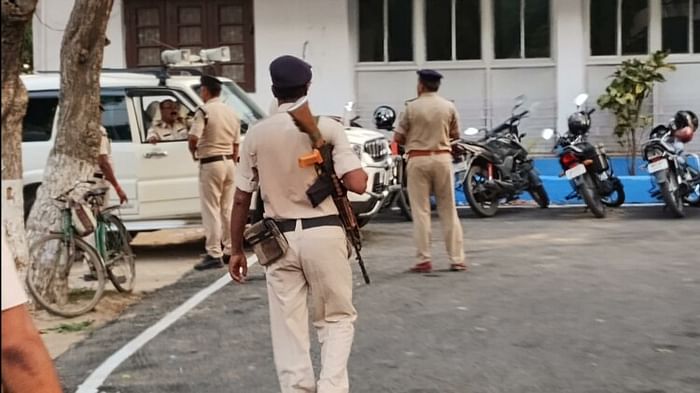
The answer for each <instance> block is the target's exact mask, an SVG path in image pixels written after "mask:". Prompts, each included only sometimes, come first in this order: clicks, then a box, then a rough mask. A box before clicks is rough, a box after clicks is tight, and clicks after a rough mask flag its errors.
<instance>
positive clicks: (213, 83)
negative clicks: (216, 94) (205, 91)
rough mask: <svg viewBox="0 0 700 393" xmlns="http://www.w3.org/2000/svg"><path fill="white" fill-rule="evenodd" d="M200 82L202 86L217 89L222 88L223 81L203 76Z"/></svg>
mask: <svg viewBox="0 0 700 393" xmlns="http://www.w3.org/2000/svg"><path fill="white" fill-rule="evenodd" d="M199 81H200V83H201V84H202V86H206V87H209V88H216V87H219V86H221V81H220V80H218V79H217V78H216V77H213V76H211V75H202V77H201V78H199Z"/></svg>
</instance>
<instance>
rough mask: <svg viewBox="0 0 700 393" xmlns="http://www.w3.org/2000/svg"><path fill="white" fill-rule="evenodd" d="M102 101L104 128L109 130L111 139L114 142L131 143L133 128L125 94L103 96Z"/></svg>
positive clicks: (108, 133)
mask: <svg viewBox="0 0 700 393" xmlns="http://www.w3.org/2000/svg"><path fill="white" fill-rule="evenodd" d="M100 101H101V103H102V107H104V112H102V126H103V127H104V128H105V129H106V130H107V135H109V139H111V140H112V142H131V127H130V125H129V113H128V111H127V109H126V97H125V96H124V93H123V92H119V93H117V92H115V93H113V94H107V95H103V96H102V97H101V98H100Z"/></svg>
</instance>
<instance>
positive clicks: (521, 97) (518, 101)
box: [515, 94, 525, 108]
mask: <svg viewBox="0 0 700 393" xmlns="http://www.w3.org/2000/svg"><path fill="white" fill-rule="evenodd" d="M524 103H525V95H524V94H521V95H519V96H517V97H515V107H516V108H518V107H521V106H522V105H523V104H524Z"/></svg>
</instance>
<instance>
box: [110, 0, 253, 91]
mask: <svg viewBox="0 0 700 393" xmlns="http://www.w3.org/2000/svg"><path fill="white" fill-rule="evenodd" d="M124 8H125V15H126V18H125V24H126V29H125V31H126V34H127V40H126V52H127V65H128V66H129V67H142V66H158V65H160V53H161V51H163V50H164V49H169V48H172V47H176V48H181V49H190V50H191V51H192V53H193V54H195V55H197V54H199V51H200V50H201V49H205V48H216V47H219V46H227V47H228V48H229V50H230V51H231V61H230V62H228V63H220V64H217V65H216V66H215V69H216V73H217V74H218V75H221V76H225V77H227V78H231V79H233V80H234V81H236V83H238V84H239V85H240V86H241V87H243V88H244V89H246V90H247V91H253V90H254V87H255V61H254V57H255V53H254V36H253V1H252V0H182V1H177V2H176V1H167V0H125V2H124Z"/></svg>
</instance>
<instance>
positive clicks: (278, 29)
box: [251, 0, 355, 115]
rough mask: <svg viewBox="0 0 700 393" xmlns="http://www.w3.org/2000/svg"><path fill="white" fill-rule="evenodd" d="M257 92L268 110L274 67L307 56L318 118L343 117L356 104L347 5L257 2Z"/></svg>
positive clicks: (308, 0) (309, 0) (319, 0)
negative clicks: (270, 68) (276, 60)
mask: <svg viewBox="0 0 700 393" xmlns="http://www.w3.org/2000/svg"><path fill="white" fill-rule="evenodd" d="M254 14H255V68H256V72H255V93H254V94H251V97H252V98H253V99H254V100H255V101H256V102H257V103H258V104H259V105H260V106H261V107H262V108H263V109H265V110H267V109H268V108H269V106H270V103H271V102H272V101H273V97H272V93H271V92H270V86H271V83H270V74H269V72H268V66H269V64H270V62H271V61H272V60H273V59H274V58H276V57H278V56H281V55H287V54H288V55H294V56H298V57H304V58H305V59H306V61H307V62H309V63H310V64H311V65H312V67H313V80H312V84H311V91H310V96H309V98H310V102H311V105H312V109H313V111H314V112H315V113H318V114H338V115H340V114H342V111H343V106H344V105H345V103H346V102H347V101H354V99H355V98H354V89H353V81H354V73H353V60H352V59H351V56H352V52H351V50H350V32H349V29H348V5H347V1H338V0H334V1H328V0H256V1H255V4H254Z"/></svg>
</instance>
